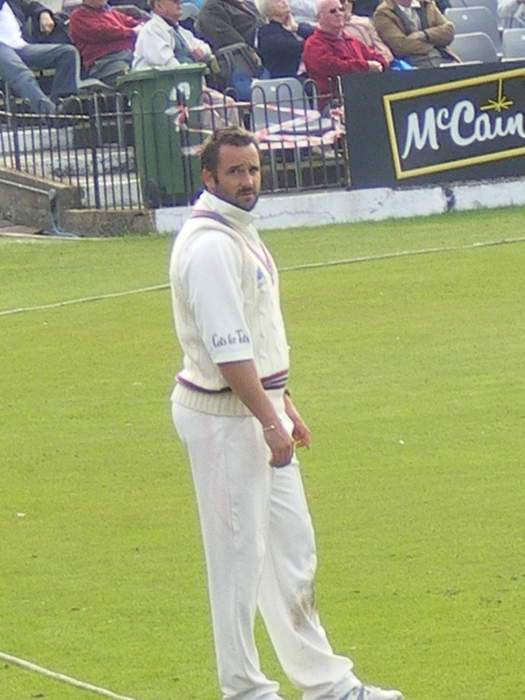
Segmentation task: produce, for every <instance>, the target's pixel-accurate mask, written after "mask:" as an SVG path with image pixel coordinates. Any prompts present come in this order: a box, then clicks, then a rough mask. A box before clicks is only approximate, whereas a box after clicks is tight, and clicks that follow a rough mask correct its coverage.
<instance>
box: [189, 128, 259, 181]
mask: <svg viewBox="0 0 525 700" xmlns="http://www.w3.org/2000/svg"><path fill="white" fill-rule="evenodd" d="M251 144H253V145H254V146H255V147H256V148H257V152H258V151H259V143H258V141H257V138H256V137H255V135H254V134H252V132H251V131H247V130H246V129H243V128H242V127H240V126H227V127H225V128H224V129H216V130H215V131H214V132H213V134H210V135H209V136H208V137H207V138H206V140H205V141H204V143H203V145H202V150H201V170H209V171H210V172H211V173H213V174H216V173H217V165H218V163H219V149H220V147H221V146H250V145H251Z"/></svg>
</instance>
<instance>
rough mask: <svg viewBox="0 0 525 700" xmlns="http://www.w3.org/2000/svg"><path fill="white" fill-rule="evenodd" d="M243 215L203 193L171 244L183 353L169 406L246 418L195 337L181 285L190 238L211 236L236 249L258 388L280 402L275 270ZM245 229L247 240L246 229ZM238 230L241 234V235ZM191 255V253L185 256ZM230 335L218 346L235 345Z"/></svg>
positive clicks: (281, 337)
mask: <svg viewBox="0 0 525 700" xmlns="http://www.w3.org/2000/svg"><path fill="white" fill-rule="evenodd" d="M252 220H253V217H252V216H251V215H250V214H249V213H248V212H246V211H244V210H243V209H240V208H239V207H236V206H235V205H232V204H229V203H228V202H225V201H223V200H221V199H219V198H218V197H215V196H214V195H212V194H210V193H209V192H205V193H204V194H203V195H201V197H200V198H199V200H198V202H197V204H196V206H195V208H194V211H193V215H192V217H190V219H189V220H188V221H186V223H185V224H184V226H183V227H182V229H181V231H180V233H179V234H178V235H177V237H176V239H175V243H174V246H173V250H172V254H171V261H170V285H171V296H172V307H173V316H174V321H175V328H176V331H177V336H178V339H179V343H180V345H181V348H182V351H183V356H184V357H183V368H182V369H181V370H180V372H179V373H178V374H177V376H176V384H175V388H174V390H173V394H172V400H173V401H176V402H177V403H180V404H182V405H184V406H187V407H189V408H193V409H195V410H198V411H202V412H204V413H212V414H216V415H229V416H246V415H251V414H250V411H249V410H248V408H247V407H246V406H245V405H244V404H243V403H242V402H241V401H240V399H238V397H237V396H236V395H235V394H233V393H232V391H231V390H230V388H229V387H228V386H227V385H226V381H225V379H224V377H223V375H222V373H221V372H220V370H219V368H218V366H217V364H216V363H214V362H213V360H212V359H211V357H210V355H209V352H208V350H207V347H206V345H205V343H204V341H203V338H202V337H201V334H200V332H199V329H198V327H197V324H196V322H195V318H194V316H193V314H192V310H191V307H190V304H189V300H188V298H187V294H186V291H185V289H184V286H183V284H182V274H181V269H180V267H181V266H180V261H181V258H182V257H183V256H184V255H186V254H188V247H189V246H191V244H192V242H193V241H194V240H195V238H196V237H198V236H200V235H202V234H203V233H210V232H211V231H213V232H214V233H216V234H217V235H224V236H228V237H229V238H230V239H231V240H232V241H233V242H234V243H235V245H236V246H237V247H238V251H239V253H240V257H241V260H242V264H241V280H240V287H241V289H240V291H241V295H242V304H243V311H244V316H245V319H246V324H247V330H248V334H249V342H250V343H251V348H252V355H253V357H252V358H250V359H253V361H254V363H255V367H256V369H257V373H258V375H259V377H260V378H261V383H262V385H263V387H264V388H265V389H266V390H267V391H268V396H269V398H270V399H271V400H272V401H276V402H277V403H278V402H279V401H282V394H283V391H284V387H285V385H286V380H287V376H288V362H289V357H288V343H287V340H286V332H285V328H284V322H283V318H282V314H281V309H280V302H279V283H278V278H277V270H276V267H275V264H274V262H273V260H272V258H271V256H270V254H269V252H268V251H267V249H266V248H265V247H264V244H263V243H262V241H261V240H260V238H259V236H258V234H257V233H256V231H255V227H254V226H253V222H252ZM248 228H249V229H250V231H249V235H247V231H246V229H248ZM243 229H244V230H243ZM189 254H190V255H191V250H190V252H189ZM240 341H241V339H240V338H237V337H236V336H235V334H234V335H233V337H230V338H221V339H219V341H218V342H225V343H227V342H230V343H236V342H240Z"/></svg>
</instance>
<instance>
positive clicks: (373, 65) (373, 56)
mask: <svg viewBox="0 0 525 700" xmlns="http://www.w3.org/2000/svg"><path fill="white" fill-rule="evenodd" d="M317 21H318V26H317V27H316V28H315V29H314V32H313V34H311V35H310V36H309V37H308V39H307V40H306V41H305V44H304V51H303V60H304V63H305V66H306V72H307V73H308V75H309V76H310V78H312V80H314V81H315V84H316V85H317V90H318V91H319V96H320V101H319V106H320V108H321V109H323V108H324V107H325V106H326V104H327V103H328V101H329V98H330V97H332V96H334V95H335V93H336V89H335V88H336V86H335V83H336V80H337V77H338V76H340V75H345V74H347V73H377V72H381V71H383V70H384V69H385V68H386V67H387V65H388V63H387V61H385V59H384V58H383V56H382V55H381V54H380V53H379V52H378V51H376V50H375V49H373V48H371V47H369V46H367V45H366V44H364V43H363V42H362V41H360V40H359V39H354V37H351V36H349V35H348V34H346V33H345V31H344V21H345V18H344V12H343V8H342V6H341V3H340V0H320V2H319V4H318V6H317Z"/></svg>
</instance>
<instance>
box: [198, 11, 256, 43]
mask: <svg viewBox="0 0 525 700" xmlns="http://www.w3.org/2000/svg"><path fill="white" fill-rule="evenodd" d="M263 24H264V20H263V18H262V17H261V16H260V14H259V13H258V12H257V9H256V8H255V6H254V5H252V4H251V3H250V2H248V0H205V2H204V4H203V6H202V7H201V9H200V12H199V16H198V17H197V22H196V23H195V28H196V30H197V31H198V32H199V33H200V34H202V36H203V37H204V38H205V39H206V41H207V42H208V43H209V44H211V47H212V49H213V50H214V51H217V49H221V48H222V47H223V46H230V45H231V44H238V43H241V42H243V43H245V44H248V45H249V46H252V47H254V46H255V37H256V34H257V30H258V29H259V27H261V26H262V25H263Z"/></svg>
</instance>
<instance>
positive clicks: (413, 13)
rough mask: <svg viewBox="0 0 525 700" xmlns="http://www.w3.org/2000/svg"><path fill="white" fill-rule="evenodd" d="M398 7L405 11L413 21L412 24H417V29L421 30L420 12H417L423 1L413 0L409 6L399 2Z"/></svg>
mask: <svg viewBox="0 0 525 700" xmlns="http://www.w3.org/2000/svg"><path fill="white" fill-rule="evenodd" d="M398 7H399V9H400V10H402V11H403V12H404V13H405V15H406V16H407V17H408V19H409V20H410V21H411V22H412V24H414V25H415V27H416V30H418V31H419V30H420V29H421V19H420V18H419V14H418V13H417V12H416V10H418V9H419V8H420V7H421V3H420V2H419V0H412V2H411V3H410V5H409V6H408V7H405V6H404V5H399V4H398Z"/></svg>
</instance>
